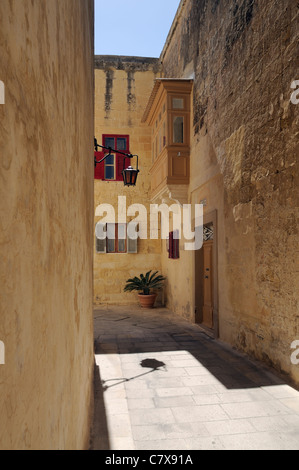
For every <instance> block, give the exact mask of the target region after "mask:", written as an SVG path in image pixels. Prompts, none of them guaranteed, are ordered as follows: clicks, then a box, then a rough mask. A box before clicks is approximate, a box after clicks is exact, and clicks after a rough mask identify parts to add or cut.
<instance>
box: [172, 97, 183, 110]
mask: <svg viewBox="0 0 299 470" xmlns="http://www.w3.org/2000/svg"><path fill="white" fill-rule="evenodd" d="M172 108H173V109H184V98H172Z"/></svg>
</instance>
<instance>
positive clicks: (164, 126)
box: [142, 79, 193, 204]
mask: <svg viewBox="0 0 299 470" xmlns="http://www.w3.org/2000/svg"><path fill="white" fill-rule="evenodd" d="M192 85H193V81H192V80H184V79H157V80H156V82H155V86H154V88H153V91H152V94H151V96H150V99H149V102H148V105H147V108H146V110H145V113H144V116H143V120H142V121H143V122H146V123H147V124H148V125H149V126H150V127H151V128H152V167H151V170H150V171H151V198H152V201H153V202H155V201H158V200H163V199H166V198H169V199H171V200H176V201H178V202H180V203H182V204H183V203H185V202H187V198H188V185H189V176H190V162H189V160H190V101H191V99H190V98H191V92H192Z"/></svg>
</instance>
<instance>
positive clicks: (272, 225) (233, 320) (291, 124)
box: [161, 0, 299, 383]
mask: <svg viewBox="0 0 299 470" xmlns="http://www.w3.org/2000/svg"><path fill="white" fill-rule="evenodd" d="M181 7H182V8H181V9H180V10H179V13H178V15H177V18H176V21H175V22H174V24H173V27H172V30H171V33H170V35H169V37H168V41H167V43H166V45H165V48H164V50H163V52H162V54H161V60H162V62H163V73H164V75H165V76H166V77H178V78H182V77H185V78H190V77H193V78H194V98H193V131H192V150H191V181H190V201H191V200H194V201H195V202H199V201H200V200H201V199H204V198H206V199H207V206H206V207H205V213H209V212H210V211H213V210H214V209H216V210H217V213H218V283H219V284H218V296H219V334H220V337H221V338H222V339H223V340H225V341H228V342H229V343H231V344H233V345H234V346H236V347H238V348H241V349H242V350H244V351H246V352H247V353H250V354H252V355H254V356H255V357H257V358H259V359H261V360H263V361H265V362H266V363H268V364H271V365H274V366H275V367H276V368H277V369H278V370H281V371H284V372H287V373H288V374H290V376H291V377H292V379H294V380H295V381H296V382H297V383H299V370H298V366H295V365H292V364H291V361H290V354H291V350H290V345H291V343H292V341H294V340H295V339H298V337H299V316H298V312H299V308H298V293H299V290H298V286H299V267H298V259H299V256H298V255H299V243H298V207H299V192H298V183H299V173H298V153H299V146H298V124H299V106H298V105H297V106H296V105H294V104H292V103H291V101H290V96H291V91H292V90H291V88H290V87H291V83H292V81H293V80H295V79H298V52H299V50H298V19H299V16H298V15H299V10H298V5H297V3H296V2H294V1H292V0H285V1H284V2H272V1H269V0H260V1H255V0H239V1H236V0H229V1H227V2H220V1H219V0H200V1H198V0H185V1H184V0H183V1H182V2H181ZM177 269H178V270H179V269H180V266H179V265H177ZM184 269H185V270H186V269H187V268H186V267H185V268H184ZM188 274H189V275H186V276H185V280H184V281H183V282H184V283H185V286H186V293H188V292H190V285H193V289H195V288H196V286H194V280H193V279H192V275H193V274H194V259H191V258H190V259H189V270H188ZM181 290H182V289H181ZM176 292H178V291H176V289H175V288H172V296H173V300H172V302H173V304H174V305H175V304H176V303H177V310H178V311H180V310H181V309H182V308H183V305H187V303H188V302H189V303H190V296H189V298H186V296H185V298H184V300H183V299H182V297H181V296H179V295H176ZM193 307H194V304H193V305H192V298H191V306H190V313H189V316H191V317H192V315H193V314H194V313H193V311H192V309H193Z"/></svg>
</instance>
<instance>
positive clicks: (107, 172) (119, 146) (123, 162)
mask: <svg viewBox="0 0 299 470" xmlns="http://www.w3.org/2000/svg"><path fill="white" fill-rule="evenodd" d="M103 146H104V147H108V148H112V149H115V150H119V151H120V152H124V153H130V150H129V148H130V147H129V136H128V135H115V134H104V135H103ZM107 160H108V162H106V160H105V162H104V163H105V164H104V167H103V168H104V169H103V178H102V179H104V180H106V181H123V175H122V171H123V170H124V168H127V167H128V166H129V164H130V163H129V162H130V159H129V158H126V157H125V156H124V155H121V154H119V153H115V155H114V159H113V161H112V158H109V157H108V159H107ZM109 161H110V163H109ZM108 166H109V168H108Z"/></svg>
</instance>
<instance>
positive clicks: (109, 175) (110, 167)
mask: <svg viewBox="0 0 299 470" xmlns="http://www.w3.org/2000/svg"><path fill="white" fill-rule="evenodd" d="M104 164H105V170H104V178H105V180H115V155H113V154H111V155H109V156H108V157H107V158H106V160H104Z"/></svg>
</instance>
